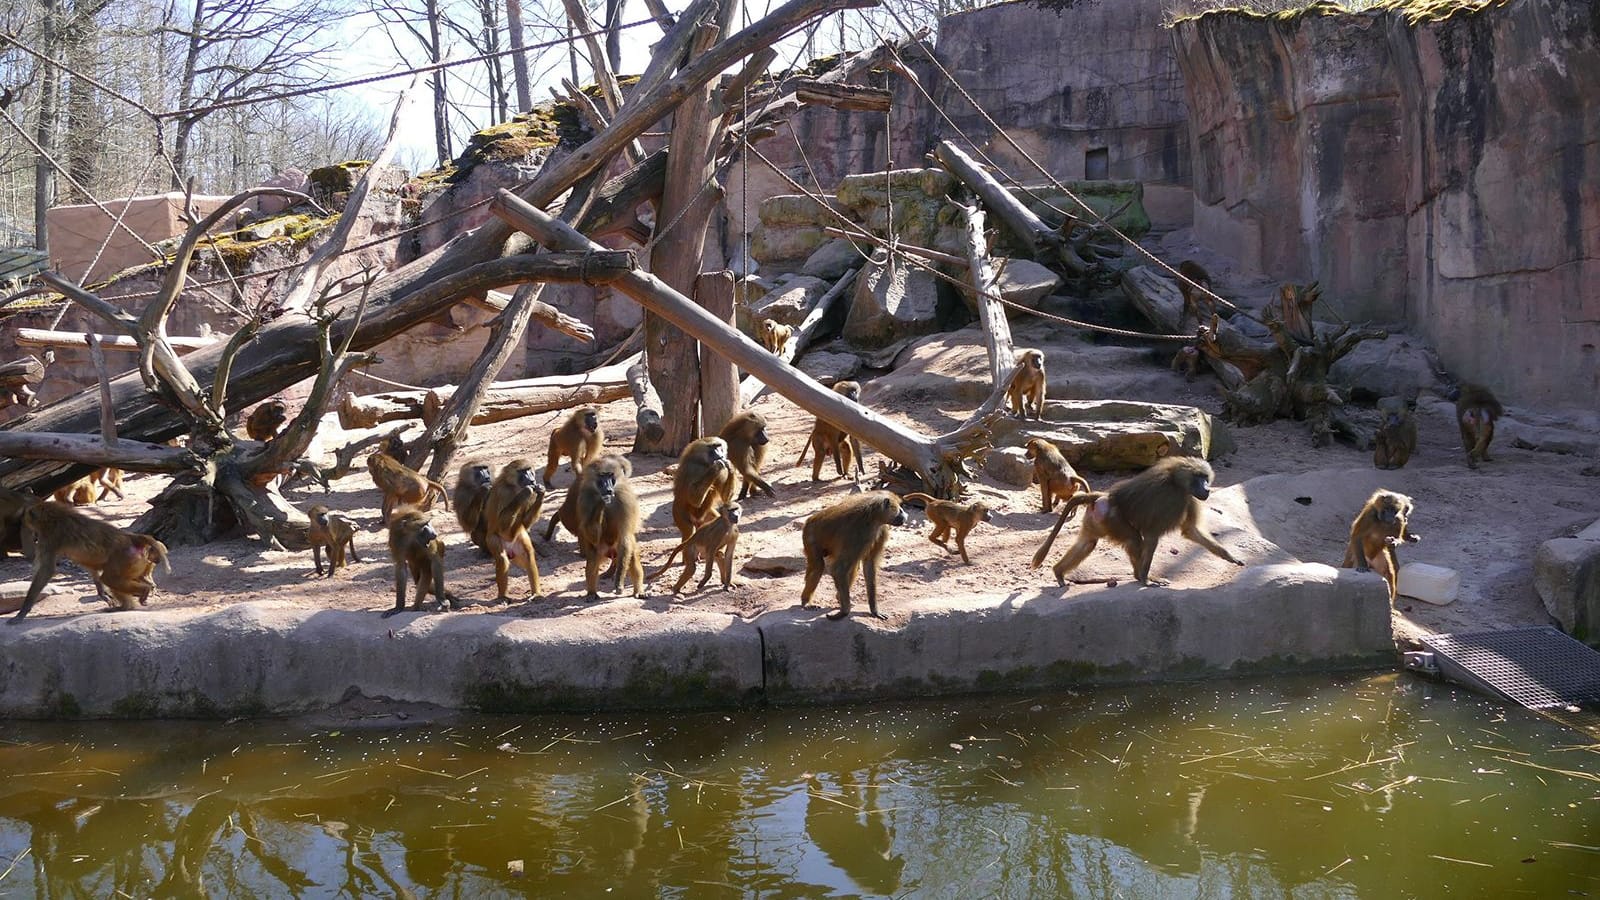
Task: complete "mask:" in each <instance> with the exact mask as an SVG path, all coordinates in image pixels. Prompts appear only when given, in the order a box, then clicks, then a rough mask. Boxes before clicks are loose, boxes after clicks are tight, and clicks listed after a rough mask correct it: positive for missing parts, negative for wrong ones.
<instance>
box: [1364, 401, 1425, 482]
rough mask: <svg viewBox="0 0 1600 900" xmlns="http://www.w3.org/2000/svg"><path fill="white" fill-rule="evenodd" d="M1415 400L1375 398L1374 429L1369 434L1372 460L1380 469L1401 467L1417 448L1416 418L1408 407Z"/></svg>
mask: <svg viewBox="0 0 1600 900" xmlns="http://www.w3.org/2000/svg"><path fill="white" fill-rule="evenodd" d="M1415 405H1416V404H1415V403H1414V402H1407V401H1406V399H1405V398H1404V397H1385V398H1383V399H1382V400H1379V401H1378V416H1379V417H1380V418H1379V421H1378V432H1377V434H1376V435H1375V436H1374V438H1373V444H1374V446H1373V449H1372V464H1373V465H1375V466H1377V467H1378V468H1380V469H1399V468H1403V467H1404V466H1405V464H1406V461H1407V460H1409V459H1411V454H1413V453H1415V452H1417V420H1416V419H1415V418H1413V417H1412V415H1411V410H1412V408H1413V407H1414V406H1415Z"/></svg>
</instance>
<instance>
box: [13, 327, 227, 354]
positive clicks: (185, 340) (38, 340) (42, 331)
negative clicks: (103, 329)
mask: <svg viewBox="0 0 1600 900" xmlns="http://www.w3.org/2000/svg"><path fill="white" fill-rule="evenodd" d="M95 337H96V338H98V339H99V341H100V346H102V347H104V348H105V349H107V350H127V351H131V352H133V353H138V352H139V342H138V341H136V340H134V339H133V338H131V337H129V336H128V335H125V334H96V335H95ZM221 342H222V338H221V337H172V336H168V337H167V343H169V344H171V345H172V349H174V350H177V351H180V352H184V351H189V350H199V349H201V348H203V347H210V346H212V345H214V344H219V343H221ZM17 346H18V347H51V348H55V347H63V348H65V347H71V348H79V347H85V348H86V347H88V346H89V341H88V338H87V337H86V336H85V335H84V333H83V332H81V331H51V330H50V329H48V328H18V329H17Z"/></svg>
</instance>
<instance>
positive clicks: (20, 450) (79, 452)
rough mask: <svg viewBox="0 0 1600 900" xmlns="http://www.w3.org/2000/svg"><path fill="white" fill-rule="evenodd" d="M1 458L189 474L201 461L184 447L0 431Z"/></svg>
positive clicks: (69, 435) (77, 435)
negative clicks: (66, 460)
mask: <svg viewBox="0 0 1600 900" xmlns="http://www.w3.org/2000/svg"><path fill="white" fill-rule="evenodd" d="M0 456H9V457H13V458H15V459H51V460H62V459H70V460H75V461H77V462H80V463H86V464H88V465H92V466H116V467H117V468H119V469H128V470H130V471H134V472H187V471H190V470H193V469H196V468H198V467H199V465H200V458H199V457H197V456H195V455H194V454H193V453H190V452H189V451H188V450H185V449H184V448H182V447H168V446H167V445H166V444H147V443H145V442H143V441H128V440H120V439H119V440H116V441H115V442H112V443H108V442H106V441H103V440H101V439H100V438H99V437H97V436H93V435H87V434H26V433H22V432H9V431H0Z"/></svg>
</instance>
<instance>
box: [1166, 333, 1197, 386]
mask: <svg viewBox="0 0 1600 900" xmlns="http://www.w3.org/2000/svg"><path fill="white" fill-rule="evenodd" d="M1172 371H1174V372H1182V373H1183V380H1184V381H1193V380H1194V376H1195V375H1196V373H1198V372H1199V371H1200V342H1199V341H1198V340H1195V341H1192V342H1190V343H1187V344H1184V345H1183V346H1182V347H1179V348H1178V352H1177V353H1174V354H1172Z"/></svg>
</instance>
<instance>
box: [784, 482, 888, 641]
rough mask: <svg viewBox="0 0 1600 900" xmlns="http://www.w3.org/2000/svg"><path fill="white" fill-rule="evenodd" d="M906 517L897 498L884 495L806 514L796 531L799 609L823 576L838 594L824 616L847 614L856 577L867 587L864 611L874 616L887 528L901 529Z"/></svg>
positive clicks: (852, 499) (870, 494)
mask: <svg viewBox="0 0 1600 900" xmlns="http://www.w3.org/2000/svg"><path fill="white" fill-rule="evenodd" d="M905 523H906V514H905V512H904V511H903V510H902V509H901V508H900V498H899V497H896V496H895V495H894V494H891V493H889V492H888V491H871V492H868V493H865V494H857V495H855V496H854V497H849V498H846V499H844V500H841V501H839V502H838V503H835V504H834V505H832V506H830V507H827V508H826V509H822V510H819V511H818V512H814V513H812V514H811V517H810V518H808V519H806V524H805V526H804V527H802V528H801V530H800V544H801V547H802V548H803V549H804V552H805V558H806V584H805V588H804V589H803V590H802V591H801V592H800V605H801V606H810V605H811V595H812V594H814V593H816V591H817V585H818V584H819V583H820V582H821V581H822V575H823V572H825V571H826V572H827V573H829V574H831V575H832V576H833V585H834V589H835V590H836V591H837V592H838V595H839V608H838V609H836V610H834V611H833V612H831V613H828V614H827V617H828V618H829V619H832V620H835V621H837V620H839V619H842V618H844V617H845V616H848V615H850V583H851V582H852V581H855V578H856V572H857V571H859V572H861V579H862V581H864V582H866V586H867V610H868V614H869V615H871V616H872V617H873V618H875V619H882V618H884V615H883V614H882V613H880V612H878V568H879V566H881V565H882V564H883V551H884V549H885V548H886V547H887V546H888V544H889V526H891V525H904V524H905Z"/></svg>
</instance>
